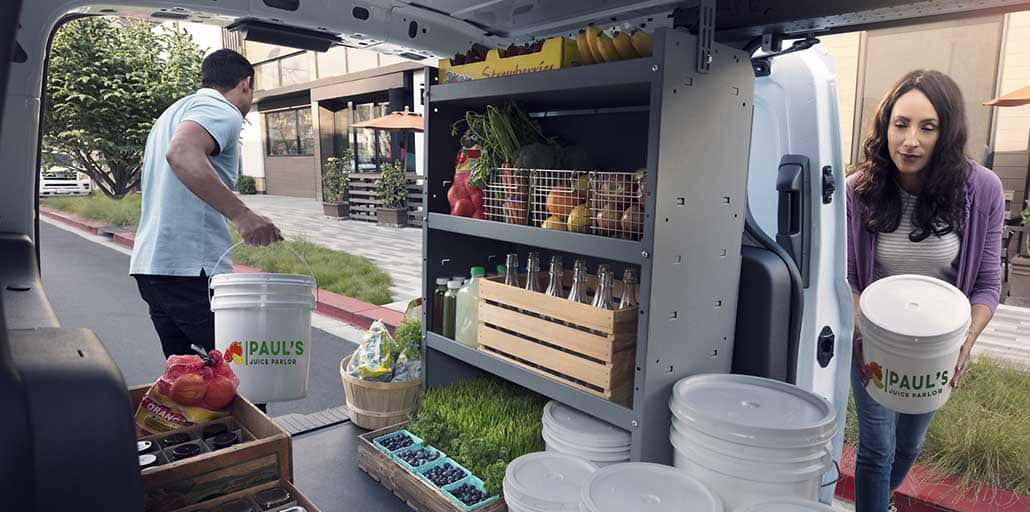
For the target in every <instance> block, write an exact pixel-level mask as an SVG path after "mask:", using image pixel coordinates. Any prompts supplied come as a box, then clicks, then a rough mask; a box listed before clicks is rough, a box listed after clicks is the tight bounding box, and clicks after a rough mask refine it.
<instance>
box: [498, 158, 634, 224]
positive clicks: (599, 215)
mask: <svg viewBox="0 0 1030 512" xmlns="http://www.w3.org/2000/svg"><path fill="white" fill-rule="evenodd" d="M645 183H646V179H645V174H644V171H643V170H640V171H636V172H587V171H570V170H560V169H515V168H506V167H502V168H499V169H497V170H496V171H495V172H494V173H493V175H492V176H491V178H490V180H489V181H488V183H487V186H486V189H485V190H484V191H483V196H484V200H483V204H484V210H485V214H486V218H487V219H488V220H493V221H497V222H506V223H509V224H521V225H531V226H536V227H539V228H543V229H551V230H556V231H571V232H574V233H588V234H594V235H600V236H607V237H614V238H624V239H628V240H639V239H640V237H641V235H642V234H643V227H644V207H643V204H644V197H645V196H646V191H645V186H646V185H645Z"/></svg>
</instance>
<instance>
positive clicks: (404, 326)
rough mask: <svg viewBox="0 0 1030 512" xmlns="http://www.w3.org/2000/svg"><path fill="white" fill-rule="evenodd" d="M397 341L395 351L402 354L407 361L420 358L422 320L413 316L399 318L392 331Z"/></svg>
mask: <svg viewBox="0 0 1030 512" xmlns="http://www.w3.org/2000/svg"><path fill="white" fill-rule="evenodd" d="M393 340H394V341H396V342H397V353H398V354H404V356H405V357H407V358H408V360H409V361H414V360H416V359H422V321H421V320H416V319H413V318H405V319H404V320H401V323H400V325H398V326H397V329H395V330H394V332H393Z"/></svg>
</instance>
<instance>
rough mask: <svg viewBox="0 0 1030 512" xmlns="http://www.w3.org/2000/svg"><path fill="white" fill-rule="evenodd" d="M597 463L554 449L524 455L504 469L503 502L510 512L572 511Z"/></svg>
mask: <svg viewBox="0 0 1030 512" xmlns="http://www.w3.org/2000/svg"><path fill="white" fill-rule="evenodd" d="M595 471H597V466H595V465H594V464H593V463H591V462H589V461H586V460H583V459H581V458H579V457H574V456H571V455H565V454H561V453H553V452H536V453H529V454H526V455H523V456H521V457H519V458H517V459H515V460H513V461H511V463H510V464H508V467H507V469H505V472H504V502H505V504H506V505H507V506H508V510H510V511H511V512H575V511H578V510H579V500H580V494H581V493H582V490H583V486H585V485H586V483H587V481H589V480H590V476H591V475H593V474H594V472H595Z"/></svg>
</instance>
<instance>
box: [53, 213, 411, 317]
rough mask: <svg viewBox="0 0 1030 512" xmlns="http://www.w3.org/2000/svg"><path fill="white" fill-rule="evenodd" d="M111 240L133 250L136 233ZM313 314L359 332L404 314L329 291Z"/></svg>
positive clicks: (64, 218)
mask: <svg viewBox="0 0 1030 512" xmlns="http://www.w3.org/2000/svg"><path fill="white" fill-rule="evenodd" d="M39 214H40V215H42V216H44V217H47V218H50V219H53V220H56V221H58V222H61V223H64V224H67V225H70V226H72V227H75V228H77V229H80V230H82V231H86V232H87V233H89V234H92V235H96V234H98V233H99V229H100V228H102V227H104V226H105V225H104V224H99V223H97V222H95V221H93V220H90V219H86V218H83V217H79V216H77V215H73V214H70V213H65V212H61V211H57V210H53V209H50V208H46V207H44V206H40V207H39ZM111 240H112V241H113V242H114V243H116V244H118V245H121V246H122V247H125V248H128V249H132V248H133V246H134V245H135V241H136V233H135V232H133V231H125V232H120V233H115V234H114V235H113V236H112V237H111ZM233 271H234V272H260V271H259V270H258V269H256V268H253V267H248V266H245V265H233ZM315 311H317V312H319V313H322V314H323V315H326V316H328V317H331V318H335V319H336V320H339V321H341V322H344V323H347V324H349V325H352V326H354V327H357V328H359V329H365V330H367V329H368V328H369V327H371V326H372V324H373V323H374V322H375V321H376V320H382V321H383V323H384V324H386V326H387V328H389V330H390V331H393V330H394V329H395V328H396V327H397V325H399V324H400V323H401V320H403V319H404V314H403V313H401V312H399V311H394V310H392V309H387V308H384V307H382V306H376V305H374V304H369V303H367V302H364V301H360V300H358V299H355V298H352V297H347V296H346V295H340V294H338V293H333V292H331V291H329V290H323V289H321V288H319V289H318V301H317V302H316V303H315Z"/></svg>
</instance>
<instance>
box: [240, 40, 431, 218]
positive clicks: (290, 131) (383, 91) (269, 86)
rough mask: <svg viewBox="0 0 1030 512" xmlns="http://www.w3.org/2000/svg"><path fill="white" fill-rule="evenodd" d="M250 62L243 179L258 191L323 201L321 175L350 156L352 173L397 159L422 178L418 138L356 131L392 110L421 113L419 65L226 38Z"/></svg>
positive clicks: (359, 52) (371, 54) (356, 52)
mask: <svg viewBox="0 0 1030 512" xmlns="http://www.w3.org/2000/svg"><path fill="white" fill-rule="evenodd" d="M224 39H225V46H226V47H228V48H233V49H237V50H238V51H240V52H241V53H243V54H244V55H246V57H247V58H248V60H250V61H251V63H253V64H254V70H255V90H256V92H255V97H254V99H255V105H254V109H253V110H252V111H251V113H250V114H248V115H247V118H246V120H245V122H244V129H243V132H242V134H241V138H242V142H243V158H242V160H243V162H242V166H243V169H242V170H243V173H244V174H246V175H249V176H252V177H254V178H255V181H256V183H257V188H258V191H259V192H263V193H267V194H275V195H285V196H295V197H309V198H313V199H321V197H322V180H321V177H322V169H323V167H324V165H325V162H326V161H327V160H328V159H329V158H331V157H338V156H342V155H344V154H345V153H346V152H349V153H350V154H351V155H352V156H353V158H352V162H353V169H352V170H353V171H354V172H378V171H379V170H380V166H381V165H382V164H383V163H384V162H387V161H399V159H400V155H401V151H400V147H401V146H402V145H404V147H405V148H406V149H407V151H406V162H405V163H404V164H405V167H406V169H407V170H408V171H409V172H416V173H419V174H422V169H421V167H422V163H421V162H420V161H419V159H418V155H420V154H421V144H422V136H421V134H411V133H397V132H388V131H384V130H373V129H362V128H353V127H352V125H354V124H355V123H358V122H361V121H367V120H369V119H373V118H375V117H379V116H382V115H385V114H387V113H390V112H394V111H402V110H404V109H408V110H410V111H413V112H419V113H421V112H422V102H421V91H422V88H423V85H424V79H423V74H424V72H423V70H424V66H425V65H424V64H421V63H416V62H412V61H408V60H406V59H402V58H399V57H395V56H391V55H384V54H380V53H377V52H375V51H372V50H364V49H357V48H346V47H335V48H332V49H330V50H329V51H328V52H325V53H319V52H312V51H304V50H297V49H293V48H286V47H281V46H272V45H267V44H262V43H255V42H252V41H242V40H239V39H238V37H237V36H236V35H235V34H231V33H226V34H225V35H224Z"/></svg>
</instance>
